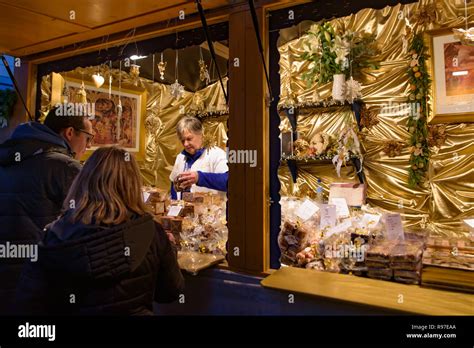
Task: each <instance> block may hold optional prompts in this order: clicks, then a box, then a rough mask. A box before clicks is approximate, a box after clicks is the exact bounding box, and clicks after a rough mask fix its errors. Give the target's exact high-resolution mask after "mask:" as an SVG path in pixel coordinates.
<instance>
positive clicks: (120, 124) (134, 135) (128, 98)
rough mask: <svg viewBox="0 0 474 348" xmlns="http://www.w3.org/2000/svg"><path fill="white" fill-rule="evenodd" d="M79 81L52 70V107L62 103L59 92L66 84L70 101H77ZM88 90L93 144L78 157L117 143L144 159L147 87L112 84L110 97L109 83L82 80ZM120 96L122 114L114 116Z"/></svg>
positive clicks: (86, 156) (139, 158)
mask: <svg viewBox="0 0 474 348" xmlns="http://www.w3.org/2000/svg"><path fill="white" fill-rule="evenodd" d="M81 83H82V81H81V80H80V79H77V78H72V77H69V76H68V77H66V78H64V77H63V76H61V75H60V74H56V73H53V81H52V96H51V104H52V106H55V105H57V104H58V103H63V102H64V100H63V97H62V91H63V88H64V86H67V89H68V92H69V98H70V99H69V102H71V103H75V102H77V98H78V97H77V91H78V90H79V88H80V87H81ZM84 87H85V90H86V93H87V102H88V106H89V108H88V110H91V109H92V108H93V109H92V110H93V111H94V116H93V117H91V118H90V120H91V122H92V125H93V131H94V135H95V136H94V139H93V141H92V147H91V148H90V149H88V150H87V151H86V153H85V154H84V156H83V158H81V160H86V159H87V158H88V157H89V156H90V155H91V154H92V152H93V151H94V150H96V149H97V148H99V147H103V146H111V145H119V146H121V147H122V148H124V149H125V150H126V151H129V152H130V153H133V154H134V156H135V158H136V159H137V160H138V161H143V160H144V158H145V117H146V90H144V89H139V88H136V89H133V88H132V87H129V86H127V87H126V88H124V87H123V86H122V88H121V89H120V91H119V89H118V88H117V87H116V86H114V85H112V88H111V98H110V99H109V88H108V84H106V83H104V85H102V86H101V87H100V88H97V87H96V86H95V85H94V83H93V82H92V81H86V80H84ZM119 98H120V99H121V104H122V108H123V112H122V117H121V118H118V117H117V112H116V106H117V103H118V99H119Z"/></svg>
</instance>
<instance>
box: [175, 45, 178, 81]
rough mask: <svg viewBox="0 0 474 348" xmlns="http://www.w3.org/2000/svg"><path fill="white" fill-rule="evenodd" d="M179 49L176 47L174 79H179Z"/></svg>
mask: <svg viewBox="0 0 474 348" xmlns="http://www.w3.org/2000/svg"><path fill="white" fill-rule="evenodd" d="M178 51H179V50H178V49H176V60H175V68H174V79H175V80H176V81H178Z"/></svg>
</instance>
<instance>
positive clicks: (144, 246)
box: [17, 147, 184, 315]
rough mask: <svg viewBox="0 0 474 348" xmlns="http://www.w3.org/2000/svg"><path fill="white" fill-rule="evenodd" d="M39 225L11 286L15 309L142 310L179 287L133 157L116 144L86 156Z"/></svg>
mask: <svg viewBox="0 0 474 348" xmlns="http://www.w3.org/2000/svg"><path fill="white" fill-rule="evenodd" d="M45 230H46V235H45V237H44V240H43V241H42V242H41V243H40V244H39V253H38V254H39V255H38V260H37V262H30V263H29V264H28V267H27V268H26V270H25V272H24V273H23V275H22V277H21V280H20V284H19V286H18V288H17V309H18V311H19V312H26V313H37V314H39V313H48V314H51V313H56V314H92V315H100V314H115V315H117V314H122V315H147V314H153V301H154V300H156V301H157V302H172V301H174V300H175V299H177V297H178V296H179V294H180V293H181V292H182V290H183V286H184V280H183V277H182V274H181V272H180V269H179V267H178V264H177V260H176V253H175V251H174V249H173V248H172V246H171V244H170V242H169V240H168V238H167V236H166V234H165V232H164V231H163V229H162V228H161V226H160V225H159V224H157V223H155V222H154V221H153V218H152V216H151V215H150V214H148V212H147V208H146V206H145V205H144V203H143V199H142V191H141V178H140V172H139V169H138V166H137V163H136V162H135V160H134V158H133V156H131V155H130V154H129V153H127V152H125V151H124V150H123V149H121V148H118V147H106V148H100V149H98V150H96V151H95V152H94V153H93V154H92V156H91V157H90V158H89V159H88V160H87V161H86V163H85V165H84V167H83V169H82V171H81V172H80V173H79V175H78V176H77V177H76V179H75V180H74V182H73V184H72V186H71V188H70V190H69V193H68V196H67V198H66V200H65V201H64V213H63V214H62V216H61V217H60V218H59V219H58V220H56V221H55V222H53V223H52V224H50V225H49V226H47V227H46V229H45Z"/></svg>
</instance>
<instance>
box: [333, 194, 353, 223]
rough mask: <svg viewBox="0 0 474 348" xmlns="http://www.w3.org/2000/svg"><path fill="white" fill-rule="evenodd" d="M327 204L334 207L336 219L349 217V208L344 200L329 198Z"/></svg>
mask: <svg viewBox="0 0 474 348" xmlns="http://www.w3.org/2000/svg"><path fill="white" fill-rule="evenodd" d="M329 204H334V205H335V206H336V215H337V217H338V218H346V217H349V216H350V213H349V207H348V206H347V202H346V199H345V198H331V199H330V200H329Z"/></svg>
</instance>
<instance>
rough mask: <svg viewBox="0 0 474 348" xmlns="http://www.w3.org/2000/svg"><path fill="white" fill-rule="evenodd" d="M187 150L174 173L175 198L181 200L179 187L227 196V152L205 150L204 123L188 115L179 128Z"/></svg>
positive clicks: (173, 189)
mask: <svg viewBox="0 0 474 348" xmlns="http://www.w3.org/2000/svg"><path fill="white" fill-rule="evenodd" d="M176 133H177V135H178V137H179V139H180V140H181V143H182V144H183V147H184V150H183V151H182V152H181V153H180V154H179V155H178V157H177V158H176V161H175V163H174V167H173V171H172V172H171V174H170V180H171V198H172V199H177V194H176V188H179V189H180V190H182V191H189V192H212V193H219V192H221V194H222V195H225V192H227V181H228V178H229V167H228V166H227V156H226V153H225V151H224V150H222V149H221V148H219V147H216V146H213V147H210V148H205V147H203V129H202V123H201V121H200V120H199V119H197V118H196V117H191V116H185V117H183V118H182V119H181V120H180V121H179V122H178V124H177V126H176Z"/></svg>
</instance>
